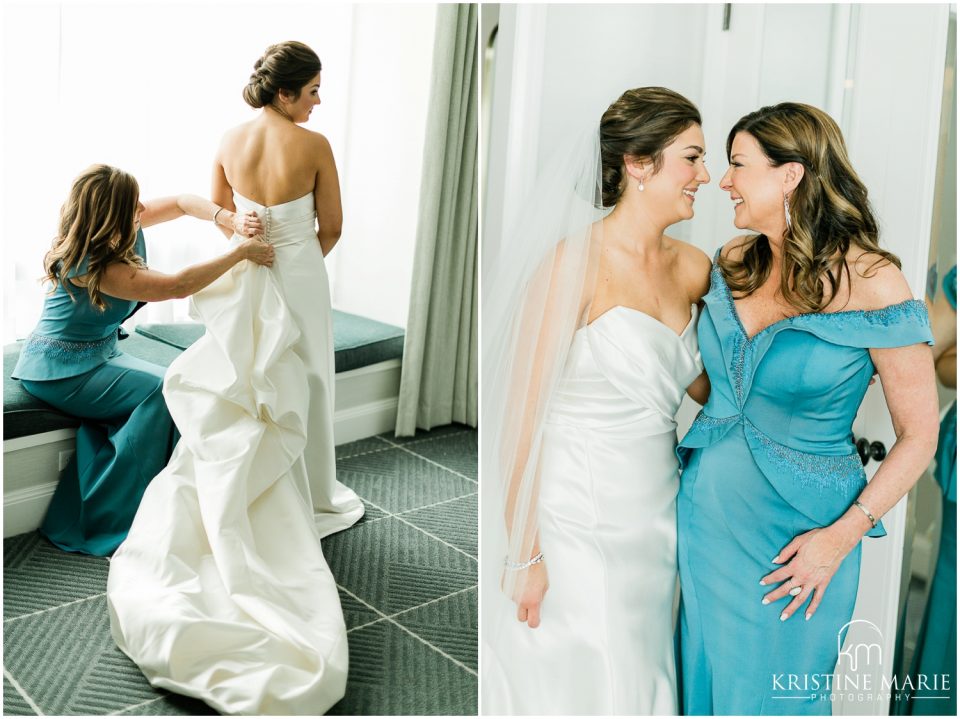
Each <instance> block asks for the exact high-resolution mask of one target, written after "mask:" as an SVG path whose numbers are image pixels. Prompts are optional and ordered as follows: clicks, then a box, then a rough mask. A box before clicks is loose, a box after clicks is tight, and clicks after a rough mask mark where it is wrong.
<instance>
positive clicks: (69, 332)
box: [13, 229, 147, 380]
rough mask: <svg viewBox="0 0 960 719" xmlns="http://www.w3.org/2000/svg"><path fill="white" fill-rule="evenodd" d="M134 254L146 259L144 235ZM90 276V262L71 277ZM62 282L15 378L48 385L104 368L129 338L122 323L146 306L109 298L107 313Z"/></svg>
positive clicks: (49, 297)
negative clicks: (119, 342)
mask: <svg viewBox="0 0 960 719" xmlns="http://www.w3.org/2000/svg"><path fill="white" fill-rule="evenodd" d="M134 252H135V253H136V254H137V255H138V256H139V257H141V258H142V259H144V260H146V258H147V247H146V241H145V240H144V237H143V230H142V229H138V230H137V239H136V244H135V246H134ZM85 272H86V260H83V261H82V262H81V263H80V266H79V267H77V268H76V269H75V270H73V271H71V272H70V273H69V274H68V280H69V278H70V277H76V276H79V275H82V274H85ZM66 283H67V281H62V282H59V283H57V286H56V288H55V289H54V290H53V292H51V293H49V294H48V295H47V296H46V298H45V299H44V302H43V312H42V313H41V315H40V321H39V322H38V323H37V326H36V327H35V328H34V330H33V332H32V333H31V334H30V336H29V337H28V338H27V340H26V342H25V343H24V345H23V349H22V350H21V351H20V358H19V361H18V362H17V366H16V368H15V369H14V372H13V377H14V378H15V379H28V380H47V379H63V378H66V377H75V376H77V375H79V374H83V373H84V372H88V371H90V370H91V369H94V368H95V367H98V366H99V365H101V364H103V363H104V362H106V361H107V359H108V358H109V357H111V356H112V355H113V354H114V353H115V352H116V351H117V339H118V338H120V337H122V336H125V335H123V334H122V330H120V324H121V323H122V322H123V321H124V320H126V319H127V318H128V317H130V315H132V314H133V313H134V312H136V311H137V310H138V309H140V307H142V306H143V304H144V303H143V302H136V301H134V300H124V299H120V298H118V297H112V296H110V295H107V294H104V295H103V301H104V304H105V305H106V307H105V309H103V310H100V309H99V308H97V307H96V306H95V305H94V304H93V302H91V301H90V295H89V294H87V289H86V288H85V287H79V286H77V285H72V284H71V285H70V287H69V290H68V288H67V286H66Z"/></svg>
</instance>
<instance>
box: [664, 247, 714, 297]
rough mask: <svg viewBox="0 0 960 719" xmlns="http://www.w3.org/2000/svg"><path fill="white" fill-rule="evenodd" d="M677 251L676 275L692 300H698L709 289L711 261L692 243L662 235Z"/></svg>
mask: <svg viewBox="0 0 960 719" xmlns="http://www.w3.org/2000/svg"><path fill="white" fill-rule="evenodd" d="M664 239H666V240H668V241H669V243H670V247H671V248H672V249H673V250H674V251H675V252H676V253H677V275H678V276H679V278H680V281H681V283H682V284H683V287H684V288H685V289H686V291H687V294H688V295H689V296H690V298H691V300H692V301H695V302H697V301H699V300H700V298H701V297H703V296H704V295H705V294H706V293H707V290H709V289H710V269H711V268H712V266H713V262H712V261H711V260H710V256H709V255H707V253H706V252H704V251H703V250H701V249H700V248H699V247H697V246H696V245H694V244H691V243H689V242H684V241H683V240H678V239H676V238H673V237H668V236H666V235H664Z"/></svg>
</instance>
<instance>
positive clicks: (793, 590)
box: [788, 584, 803, 597]
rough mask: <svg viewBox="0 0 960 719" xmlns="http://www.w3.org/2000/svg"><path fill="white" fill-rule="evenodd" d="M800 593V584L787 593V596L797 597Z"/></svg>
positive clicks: (801, 589) (801, 587) (801, 588)
mask: <svg viewBox="0 0 960 719" xmlns="http://www.w3.org/2000/svg"><path fill="white" fill-rule="evenodd" d="M802 591H803V586H802V585H800V584H798V585H797V586H795V587H793V588H792V589H791V590H790V591H789V592H788V594H789V595H790V596H791V597H796V596H797V595H799V594H800V593H801V592H802Z"/></svg>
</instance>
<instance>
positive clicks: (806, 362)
mask: <svg viewBox="0 0 960 719" xmlns="http://www.w3.org/2000/svg"><path fill="white" fill-rule="evenodd" d="M727 155H728V158H729V160H730V168H729V169H728V170H727V173H726V174H725V175H724V177H723V180H722V181H721V183H720V186H721V188H722V189H724V190H726V191H728V192H729V193H730V198H731V200H732V201H733V202H734V206H735V210H734V212H735V220H734V222H735V224H736V226H737V227H739V228H750V229H751V230H753V231H754V232H756V233H757V234H754V235H749V236H744V237H741V238H737V239H735V240H733V241H732V242H730V243H728V245H727V246H726V247H724V248H723V249H722V250H721V251H720V252H719V253H718V254H717V258H716V260H715V262H714V267H713V271H712V277H711V285H710V289H709V291H708V293H707V295H706V296H705V298H704V301H705V305H706V306H705V308H704V311H703V313H702V314H701V317H700V321H699V324H698V331H699V336H700V351H701V354H702V359H703V363H704V366H705V367H706V370H707V374H708V375H709V378H710V383H711V387H712V390H711V394H710V398H709V401H708V402H707V404H706V406H705V407H704V409H703V411H702V412H701V414H700V415H699V416H698V417H697V419H696V420H695V422H694V424H693V426H692V427H691V429H690V431H689V432H688V433H687V435H686V436H685V437H684V439H683V441H682V442H681V443H680V446H679V448H678V454H679V456H680V459H681V462H682V464H683V466H684V471H683V474H682V477H681V487H680V495H679V498H678V501H677V509H678V533H679V542H678V555H679V566H680V582H681V591H682V608H681V666H682V687H683V689H682V698H681V700H682V707H683V713H684V714H829V713H830V712H831V702H830V699H829V694H830V688H829V687H827V686H825V681H826V676H827V675H831V674H832V673H833V671H834V667H835V666H836V663H837V658H838V651H839V647H838V635H839V636H840V640H841V641H842V638H843V635H844V625H846V624H847V622H849V621H850V619H851V617H852V614H853V608H854V602H855V600H856V594H857V585H858V580H859V565H860V539H861V538H862V537H863V535H864V534H866V535H868V536H882V535H883V534H884V529H883V526H882V525H881V523H880V522H879V518H880V517H881V516H882V515H883V514H884V513H885V512H886V511H887V510H889V509H890V508H891V507H892V506H893V505H894V504H895V503H896V502H897V501H898V500H899V499H900V498H901V497H902V496H903V495H904V494H905V493H906V492H907V491H908V490H909V488H910V486H912V485H913V483H914V482H915V481H916V480H917V478H919V476H920V474H921V472H922V471H923V468H924V467H925V466H926V465H927V464H928V463H929V461H930V459H931V457H932V455H933V450H934V447H935V439H936V423H937V400H936V388H935V383H934V375H933V362H932V359H931V352H930V348H929V347H928V346H927V343H929V342H930V341H931V333H930V327H929V321H928V318H927V312H926V308H925V306H924V304H923V303H922V302H920V301H917V300H914V299H911V295H910V290H909V287H908V286H907V283H906V281H905V280H904V278H903V276H902V274H901V273H900V271H899V269H898V268H899V261H898V260H897V258H896V257H895V256H893V255H891V254H890V253H888V252H885V251H884V250H881V249H880V248H879V246H878V243H877V235H878V232H877V223H876V221H875V219H874V217H873V215H872V213H871V210H870V207H869V204H868V203H867V198H866V195H867V193H866V188H865V187H864V186H863V184H862V183H861V182H860V180H859V179H858V178H857V176H856V173H855V172H854V171H853V168H852V167H851V166H850V163H849V160H848V158H847V155H846V149H845V147H844V144H843V139H842V136H841V134H840V131H839V128H838V127H837V126H836V124H835V123H834V122H833V120H831V119H830V118H829V116H827V115H826V114H825V113H823V112H822V111H820V110H817V109H816V108H813V107H810V106H808V105H801V104H797V103H783V104H780V105H776V106H773V107H765V108H762V109H761V110H758V111H757V112H754V113H751V114H749V115H747V116H745V117H744V118H742V119H741V120H740V121H739V122H738V123H737V124H736V125H735V126H734V127H733V129H732V130H731V131H730V134H729V136H728V139H727ZM874 372H879V375H880V378H881V381H882V382H883V387H884V392H885V397H886V401H887V405H888V407H889V409H890V413H891V416H892V418H893V423H894V427H895V429H896V433H897V442H896V444H895V445H894V447H892V448H891V451H890V453H889V455H888V456H887V459H886V461H885V462H884V463H883V465H882V466H881V469H880V470H879V471H878V472H877V474H876V476H875V477H874V479H873V481H871V482H870V484H869V486H867V485H866V478H865V475H864V471H863V466H862V464H861V461H860V458H859V456H858V454H857V452H856V450H855V448H854V445H853V442H852V431H851V426H852V423H853V419H854V417H855V415H856V413H857V409H858V407H859V405H860V402H861V400H862V399H863V396H864V394H865V392H866V389H867V386H868V384H869V383H870V380H871V377H872V376H873V374H874ZM765 605H766V606H765ZM795 614H796V615H797V616H795ZM791 679H792V681H791Z"/></svg>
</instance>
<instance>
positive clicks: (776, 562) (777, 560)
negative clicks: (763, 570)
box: [770, 554, 780, 564]
mask: <svg viewBox="0 0 960 719" xmlns="http://www.w3.org/2000/svg"><path fill="white" fill-rule="evenodd" d="M770 561H771V562H773V563H774V564H780V555H779V554H778V555H777V556H776V557H774V558H773V559H771V560H770Z"/></svg>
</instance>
